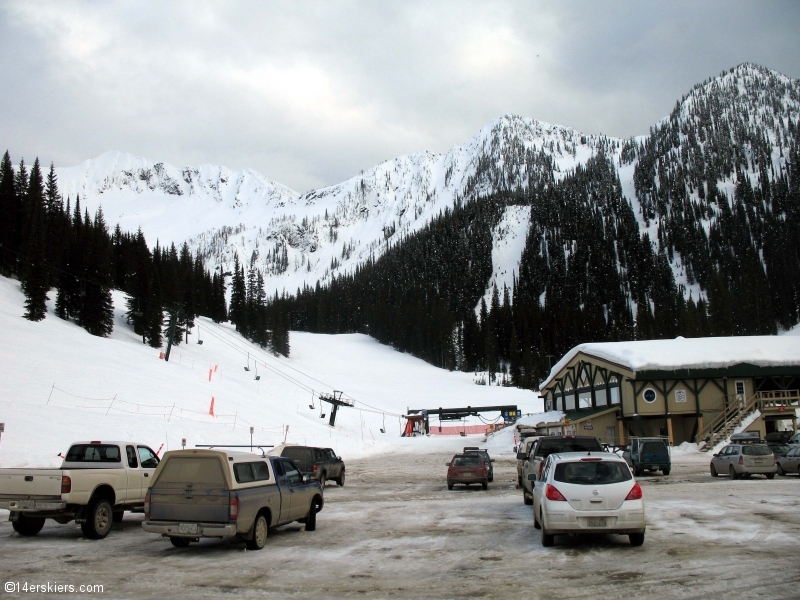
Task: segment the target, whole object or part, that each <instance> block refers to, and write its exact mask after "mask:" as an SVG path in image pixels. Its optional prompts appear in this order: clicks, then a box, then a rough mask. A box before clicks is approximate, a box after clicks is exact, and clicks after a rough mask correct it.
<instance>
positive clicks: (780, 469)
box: [778, 463, 786, 477]
mask: <svg viewBox="0 0 800 600" xmlns="http://www.w3.org/2000/svg"><path fill="white" fill-rule="evenodd" d="M778 475H780V476H781V477H783V476H784V475H786V471H784V470H783V467H782V466H781V463H778Z"/></svg>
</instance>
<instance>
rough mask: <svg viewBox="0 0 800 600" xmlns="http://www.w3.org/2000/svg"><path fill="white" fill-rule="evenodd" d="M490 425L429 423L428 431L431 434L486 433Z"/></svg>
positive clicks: (489, 429) (490, 427)
mask: <svg viewBox="0 0 800 600" xmlns="http://www.w3.org/2000/svg"><path fill="white" fill-rule="evenodd" d="M491 429H492V426H491V425H460V426H452V425H448V426H446V427H439V426H438V425H431V426H430V431H431V435H461V434H462V433H465V434H472V433H488V432H489V431H491Z"/></svg>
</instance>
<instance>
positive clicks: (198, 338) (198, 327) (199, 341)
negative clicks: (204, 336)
mask: <svg viewBox="0 0 800 600" xmlns="http://www.w3.org/2000/svg"><path fill="white" fill-rule="evenodd" d="M197 343H198V344H200V345H201V346H202V345H203V340H201V339H200V325H198V326H197Z"/></svg>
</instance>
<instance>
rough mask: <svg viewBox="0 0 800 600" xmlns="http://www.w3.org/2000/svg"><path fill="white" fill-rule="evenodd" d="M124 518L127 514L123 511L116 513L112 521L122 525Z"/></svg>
mask: <svg viewBox="0 0 800 600" xmlns="http://www.w3.org/2000/svg"><path fill="white" fill-rule="evenodd" d="M124 516H125V513H124V512H122V511H119V512H115V513H114V516H113V517H112V519H111V520H112V521H113V522H114V523H122V519H123V517H124Z"/></svg>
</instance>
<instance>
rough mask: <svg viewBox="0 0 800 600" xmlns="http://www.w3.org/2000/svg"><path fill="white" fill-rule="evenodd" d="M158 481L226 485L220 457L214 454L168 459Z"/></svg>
mask: <svg viewBox="0 0 800 600" xmlns="http://www.w3.org/2000/svg"><path fill="white" fill-rule="evenodd" d="M158 483H159V484H161V483H204V484H213V485H225V474H224V473H223V472H222V467H221V466H220V464H219V459H218V458H216V457H213V456H174V457H170V458H168V459H167V462H166V464H164V470H163V471H161V475H159V477H158Z"/></svg>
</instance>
